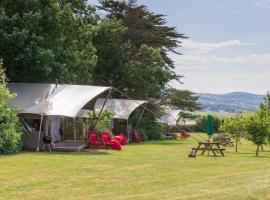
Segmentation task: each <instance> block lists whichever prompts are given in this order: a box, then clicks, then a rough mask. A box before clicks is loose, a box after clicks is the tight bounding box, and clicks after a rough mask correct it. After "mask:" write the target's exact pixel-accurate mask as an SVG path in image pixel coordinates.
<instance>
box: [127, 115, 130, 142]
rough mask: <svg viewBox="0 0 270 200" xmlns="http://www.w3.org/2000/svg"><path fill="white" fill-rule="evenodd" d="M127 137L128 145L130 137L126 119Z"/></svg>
mask: <svg viewBox="0 0 270 200" xmlns="http://www.w3.org/2000/svg"><path fill="white" fill-rule="evenodd" d="M127 136H128V143H129V142H130V135H129V130H128V119H127Z"/></svg>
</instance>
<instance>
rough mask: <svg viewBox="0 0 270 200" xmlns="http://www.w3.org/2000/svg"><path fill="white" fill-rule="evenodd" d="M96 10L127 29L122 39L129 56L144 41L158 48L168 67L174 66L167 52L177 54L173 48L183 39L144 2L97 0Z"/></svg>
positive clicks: (163, 17)
mask: <svg viewBox="0 0 270 200" xmlns="http://www.w3.org/2000/svg"><path fill="white" fill-rule="evenodd" d="M99 2H100V4H101V6H98V8H99V9H101V10H103V11H105V12H106V13H107V15H106V17H107V18H108V19H117V20H121V21H122V22H123V25H124V26H125V27H127V28H128V30H127V32H126V34H125V39H126V40H128V41H130V43H131V45H132V48H131V49H130V51H129V54H130V55H129V57H128V58H129V59H132V57H133V55H134V54H136V52H137V51H138V50H139V49H140V47H141V45H143V44H146V45H147V46H149V47H152V48H158V49H160V51H161V55H162V58H163V59H164V61H165V63H166V66H167V67H168V68H174V63H173V61H172V60H171V58H170V57H169V56H168V52H173V53H177V54H180V53H179V52H177V51H176V50H175V49H176V48H177V47H179V46H180V44H181V40H182V39H185V38H187V37H186V36H185V35H184V34H182V33H179V32H178V31H177V30H176V28H175V27H170V26H167V21H166V19H165V15H162V14H155V13H153V12H151V11H150V10H149V9H148V8H147V7H146V6H145V5H138V3H137V0H128V1H116V0H100V1H99Z"/></svg>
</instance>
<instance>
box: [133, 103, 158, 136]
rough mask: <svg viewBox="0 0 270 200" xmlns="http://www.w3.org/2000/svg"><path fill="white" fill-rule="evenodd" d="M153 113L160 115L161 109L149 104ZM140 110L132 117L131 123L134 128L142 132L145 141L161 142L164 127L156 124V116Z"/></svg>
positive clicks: (142, 109)
mask: <svg viewBox="0 0 270 200" xmlns="http://www.w3.org/2000/svg"><path fill="white" fill-rule="evenodd" d="M147 108H148V109H150V110H151V111H152V112H153V113H158V111H159V109H158V108H156V107H155V106H153V105H151V104H149V105H148V106H147ZM153 113H151V112H149V111H148V110H144V108H138V109H136V111H134V112H133V113H132V115H131V116H130V119H129V122H130V123H132V125H133V128H134V129H136V130H139V131H140V132H142V134H143V137H144V139H145V140H161V139H163V134H162V130H163V128H162V125H161V124H158V123H156V117H157V116H156V115H154V114H153Z"/></svg>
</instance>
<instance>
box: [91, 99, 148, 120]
mask: <svg viewBox="0 0 270 200" xmlns="http://www.w3.org/2000/svg"><path fill="white" fill-rule="evenodd" d="M104 101H105V99H98V100H97V101H96V105H95V112H97V113H99V112H100V111H101V109H102V106H103V105H104ZM145 103H147V101H138V100H127V99H108V100H107V102H106V104H105V106H104V110H107V111H110V112H112V113H113V114H114V116H113V119H126V120H127V119H128V118H129V116H130V115H131V114H132V112H133V111H134V110H135V109H137V108H138V107H140V106H141V105H143V104H145Z"/></svg>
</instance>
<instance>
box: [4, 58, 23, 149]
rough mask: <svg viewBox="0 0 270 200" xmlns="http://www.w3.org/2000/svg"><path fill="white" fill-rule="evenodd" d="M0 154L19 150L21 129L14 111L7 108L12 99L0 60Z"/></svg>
mask: <svg viewBox="0 0 270 200" xmlns="http://www.w3.org/2000/svg"><path fill="white" fill-rule="evenodd" d="M0 73H1V74H0V76H1V82H2V83H1V84H0V154H10V153H17V152H18V151H20V150H21V129H20V128H21V127H20V126H19V120H18V117H17V112H16V110H15V109H12V108H10V107H9V105H8V103H9V101H10V100H11V99H12V98H14V95H12V94H10V93H9V91H8V89H7V87H6V85H5V83H3V82H5V80H4V79H3V78H5V75H4V70H3V68H2V67H1V60H0Z"/></svg>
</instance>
